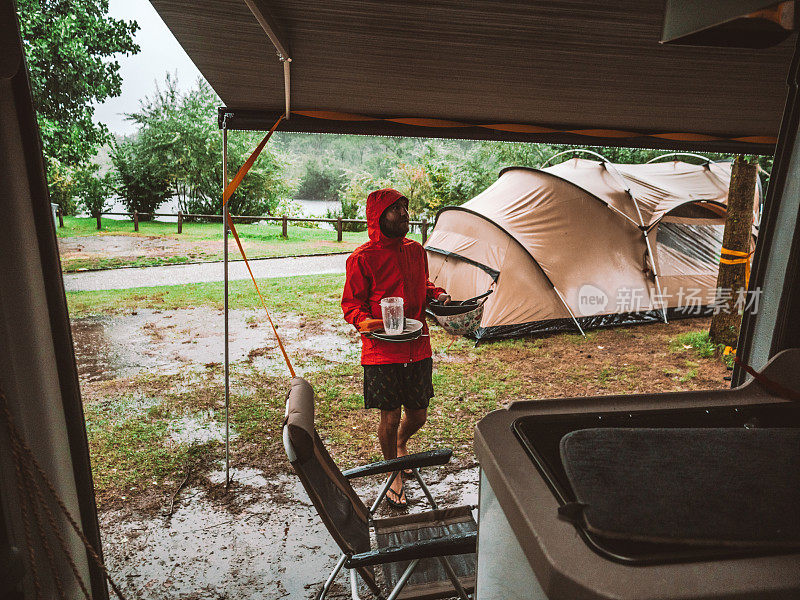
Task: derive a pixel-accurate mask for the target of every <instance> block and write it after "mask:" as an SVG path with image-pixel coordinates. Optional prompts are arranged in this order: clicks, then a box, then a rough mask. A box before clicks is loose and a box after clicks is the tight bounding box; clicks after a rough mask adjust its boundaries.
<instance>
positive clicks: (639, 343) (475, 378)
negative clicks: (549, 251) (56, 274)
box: [67, 275, 727, 510]
mask: <svg viewBox="0 0 800 600" xmlns="http://www.w3.org/2000/svg"><path fill="white" fill-rule="evenodd" d="M343 280H344V278H343V275H324V276H308V277H297V278H285V279H270V280H262V281H261V284H262V286H263V287H262V289H263V290H264V291H265V293H266V294H265V295H266V297H267V299H268V301H269V305H270V308H271V309H274V311H275V312H276V313H278V314H280V313H282V314H287V315H292V316H295V315H297V314H299V313H302V314H303V315H305V317H306V320H307V321H308V323H309V324H310V326H313V325H314V323H315V322H316V323H320V322H322V321H329V320H331V319H336V320H337V321H338V320H340V319H341V316H340V315H341V312H340V307H339V298H340V294H341V289H342V284H343ZM67 296H68V301H69V305H70V311H71V313H72V315H73V316H76V315H85V314H98V313H112V314H113V313H115V312H118V311H130V310H136V309H140V308H145V307H146V308H158V309H164V310H167V309H172V308H187V307H191V306H200V305H207V306H213V307H217V308H221V307H222V285H221V284H220V283H209V284H196V285H191V286H171V287H160V288H141V289H136V290H121V291H111V292H73V293H69V294H68V295H67ZM231 306H232V307H233V308H252V307H256V306H257V297H256V295H255V292H254V291H253V290H252V284H251V283H249V282H247V281H242V282H234V284H232V287H231ZM276 322H278V323H280V321H279V320H276ZM703 333H704V329H703V322H690V321H683V322H675V323H672V324H669V325H664V324H655V325H648V326H641V327H631V328H619V329H609V330H601V331H595V332H591V334H590V335H588V336H587V337H583V336H575V335H573V334H560V335H552V336H548V337H542V338H522V339H516V340H501V341H497V342H491V343H481V344H480V345H479V346H477V347H476V346H475V343H474V341H472V340H468V339H465V338H454V337H452V336H449V335H447V334H446V333H444V331H443V330H442V329H441V328H439V327H436V326H432V327H431V345H432V348H433V353H434V389H435V394H436V395H435V397H434V399H433V400H432V402H431V406H430V409H429V417H428V422H427V424H426V425H425V427H423V429H422V430H421V431H420V432H419V433H418V434H417V435H416V436H414V438H412V440H411V443H410V444H409V449H410V450H411V451H412V452H413V451H421V450H425V449H430V448H432V447H450V448H453V449H454V455H455V461H456V464H459V465H467V464H472V463H473V462H474V454H473V450H472V444H473V436H474V429H475V425H476V424H477V423H478V421H480V419H482V418H483V417H484V416H485V415H486V414H487V413H489V412H491V411H493V410H496V409H499V408H503V407H507V406H508V405H509V404H510V403H512V402H516V401H520V400H537V399H541V398H556V397H571V396H586V395H592V394H619V393H626V394H627V393H637V392H645V391H646V392H660V391H668V390H692V389H711V388H721V387H725V386H726V385H727V384H726V383H725V382H724V381H723V379H722V377H723V375H724V374H725V368H724V365H723V364H722V362H721V361H720V359H719V357H718V355H716V354H713V353H712V354H711V355H707V353H706V352H705V351H704V350H703V348H707V344H706V343H705V341H704V340H705V339H707V338H704V337H703ZM685 346H688V347H685ZM346 360H347V362H345V363H343V364H338V363H332V362H327V361H326V360H325V358H324V357H323V358H319V357H316V358H315V357H313V356H312V357H310V358H308V359H305V358H303V357H302V356H300V357H297V360H296V361H295V366H296V367H297V368H298V371H299V372H304V373H305V375H304V376H305V377H306V378H307V379H308V381H309V382H310V383H311V384H312V386H314V389H315V392H316V397H317V400H316V418H315V423H316V427H317V429H318V431H319V433H320V436H321V437H322V439H323V440H324V442H325V444H326V446H327V447H328V449H329V451H330V452H331V454H332V455H333V456H334V457H335V460H336V462H337V464H338V465H339V466H340V467H341V468H343V469H344V468H349V467H352V466H355V465H358V464H363V463H364V462H369V461H372V460H379V459H380V458H381V456H380V451H379V448H378V444H377V438H376V428H377V424H378V418H379V414H378V412H377V411H368V410H365V409H364V408H363V396H362V386H363V370H362V368H361V366H360V365H359V361H358V355H357V347H356V346H354V353H353V355H352V356H350V357H349V359H346ZM306 367H309V368H306ZM312 367H313V368H312ZM222 384H223V382H222V369H221V366H220V365H219V364H208V365H206V367H205V368H203V367H202V365H190V366H187V367H185V368H184V369H183V370H182V371H180V372H179V373H178V374H177V375H169V376H162V375H158V374H152V373H151V374H142V375H140V376H138V377H135V378H131V379H118V380H113V381H110V382H94V383H88V382H84V383H83V388H82V391H83V396H84V401H85V405H86V420H87V431H88V434H89V442H90V448H91V458H92V467H93V472H94V476H95V485H96V487H97V491H98V498H99V502H100V504H101V505H102V506H104V507H109V506H116V505H119V503H122V502H129V501H130V499H131V498H136V499H137V502H138V506H140V507H145V508H148V509H149V510H152V509H154V508H155V507H158V506H163V504H164V502H169V498H171V496H172V494H173V493H174V492H175V490H176V489H177V488H178V486H179V485H180V483H181V481H182V480H183V479H184V477H186V475H187V473H189V474H191V477H192V480H191V481H192V484H193V485H202V484H203V482H206V483H207V479H204V478H205V477H206V475H208V474H209V473H210V472H211V471H212V470H218V469H219V468H220V466H219V465H220V464H221V461H222V460H223V458H224V445H223V443H222V442H221V441H220V440H219V438H217V439H212V440H199V441H197V442H194V443H190V442H181V441H177V440H180V439H182V438H180V437H176V436H175V435H174V433H175V424H176V423H177V422H180V421H181V420H182V419H184V420H185V419H190V420H191V419H195V420H202V421H204V422H205V421H210V422H212V423H213V424H215V426H217V428H218V430H220V431H224V422H225V406H224V391H223V385H222ZM288 389H289V382H288V378H287V377H286V376H285V375H275V374H274V373H272V372H267V371H263V370H260V369H259V368H257V367H256V366H254V363H252V362H248V361H247V360H243V361H241V362H238V363H234V364H233V365H232V371H231V401H230V424H231V431H232V434H233V437H232V440H231V459H232V466H233V467H253V468H258V469H260V470H262V471H264V473H265V474H266V475H267V477H269V476H270V475H271V474H277V473H286V472H289V470H290V468H289V465H288V462H287V461H286V457H285V454H284V451H283V446H282V440H281V427H282V421H283V413H284V404H285V401H286V394H287V392H288ZM123 497H124V498H123ZM126 499H127V500H126ZM165 499H166V500H165Z"/></svg>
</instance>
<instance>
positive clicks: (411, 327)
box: [366, 319, 422, 342]
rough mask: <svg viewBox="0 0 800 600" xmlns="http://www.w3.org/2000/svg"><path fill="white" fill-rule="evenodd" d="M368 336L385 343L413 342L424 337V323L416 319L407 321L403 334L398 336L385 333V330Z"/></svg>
mask: <svg viewBox="0 0 800 600" xmlns="http://www.w3.org/2000/svg"><path fill="white" fill-rule="evenodd" d="M366 335H367V337H371V338H372V339H374V340H381V341H383V342H410V341H411V340H415V339H417V338H418V337H420V336H421V335H422V321H417V320H416V319H406V322H405V327H404V328H403V333H398V334H397V335H389V334H386V333H383V329H379V330H378V331H373V332H371V333H368V334H366Z"/></svg>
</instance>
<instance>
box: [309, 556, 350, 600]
mask: <svg viewBox="0 0 800 600" xmlns="http://www.w3.org/2000/svg"><path fill="white" fill-rule="evenodd" d="M346 560H347V555H346V554H342V557H341V558H340V559H339V562H337V563H336V566H335V567H333V571H331V574H330V575H328V579H327V580H325V585H323V586H322V589H321V590H320V591H319V593H318V594H317V596H316V598H315V600H323V598H325V596H326V595H327V594H328V590H330V589H331V585H333V580H334V579H336V576H337V575H338V574H339V571H341V570H342V567H343V566H344V561H346Z"/></svg>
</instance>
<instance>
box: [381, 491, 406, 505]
mask: <svg viewBox="0 0 800 600" xmlns="http://www.w3.org/2000/svg"><path fill="white" fill-rule="evenodd" d="M389 494H393V495H394V496H395V497H396V498H397V500H392V497H391V496H390V495H389ZM404 496H405V489H403V488H400V493H399V494H398V493H397V492H395V491H394V490H393V489H392V488H389V490H388V491H387V492H386V501H387V502H388V503H389V505H390V506H393V507H395V508H400V509H403V508H408V500H407V499H404V498H403V497H404Z"/></svg>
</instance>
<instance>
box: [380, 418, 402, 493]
mask: <svg viewBox="0 0 800 600" xmlns="http://www.w3.org/2000/svg"><path fill="white" fill-rule="evenodd" d="M400 410H401V409H399V408H398V409H397V410H382V411H381V420H380V423H378V441H379V442H380V444H381V452H383V458H385V459H386V460H389V459H390V458H397V443H398V438H397V435H398V427H399V425H400ZM391 489H393V490H394V491H395V492H396V493H397V494H398V496H399V495H400V494H401V492H402V489H403V479H402V478H401V477H395V479H394V481H392V486H391ZM395 498H397V496H395ZM402 498H403V499H405V494H404V493H403V495H402Z"/></svg>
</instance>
